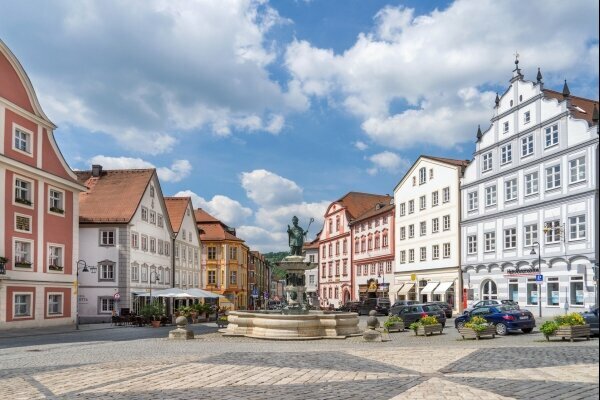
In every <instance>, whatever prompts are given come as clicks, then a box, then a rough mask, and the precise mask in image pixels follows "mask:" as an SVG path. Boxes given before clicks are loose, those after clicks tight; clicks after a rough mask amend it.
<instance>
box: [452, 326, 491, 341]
mask: <svg viewBox="0 0 600 400" xmlns="http://www.w3.org/2000/svg"><path fill="white" fill-rule="evenodd" d="M458 332H459V333H460V335H461V336H462V338H463V339H473V338H474V339H476V340H479V338H480V337H482V336H491V337H492V339H494V338H495V337H496V327H495V326H493V325H490V326H488V327H487V328H485V329H484V330H483V331H479V332H477V331H475V330H474V329H473V328H465V327H462V328H458Z"/></svg>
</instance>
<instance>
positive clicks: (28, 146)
mask: <svg viewBox="0 0 600 400" xmlns="http://www.w3.org/2000/svg"><path fill="white" fill-rule="evenodd" d="M2 128H3V129H4V127H2ZM17 131H19V132H20V133H22V134H24V135H25V136H26V139H25V150H22V149H20V148H18V147H17V146H15V141H16V139H17ZM33 137H34V135H33V132H32V131H30V130H29V129H27V128H24V127H22V126H21V125H18V124H16V123H14V122H13V124H12V141H11V146H12V149H13V150H14V151H16V152H17V153H19V154H23V155H26V156H27V157H31V158H33V145H34V143H33V140H34V139H33ZM19 140H23V139H21V138H19Z"/></svg>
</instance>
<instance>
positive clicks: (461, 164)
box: [422, 155, 469, 167]
mask: <svg viewBox="0 0 600 400" xmlns="http://www.w3.org/2000/svg"><path fill="white" fill-rule="evenodd" d="M422 157H425V158H429V159H431V160H436V161H440V162H443V163H446V164H452V165H456V166H457V167H466V166H467V165H469V160H456V159H454V158H444V157H434V156H427V155H424V156H422Z"/></svg>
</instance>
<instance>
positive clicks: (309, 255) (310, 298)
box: [303, 232, 320, 307]
mask: <svg viewBox="0 0 600 400" xmlns="http://www.w3.org/2000/svg"><path fill="white" fill-rule="evenodd" d="M319 235H320V232H319V233H318V234H317V237H316V238H315V239H314V240H313V241H312V242H310V243H306V244H305V245H304V247H303V250H304V262H306V263H311V264H315V268H313V269H309V270H306V271H304V281H305V284H306V285H305V287H306V292H305V293H306V301H307V302H308V305H310V306H311V307H319Z"/></svg>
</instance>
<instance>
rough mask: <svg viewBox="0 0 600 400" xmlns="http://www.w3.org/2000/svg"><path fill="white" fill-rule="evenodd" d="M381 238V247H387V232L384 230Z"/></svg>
mask: <svg viewBox="0 0 600 400" xmlns="http://www.w3.org/2000/svg"><path fill="white" fill-rule="evenodd" d="M381 238H382V241H383V247H384V248H386V247H388V234H387V232H384V233H383V236H382V237H381Z"/></svg>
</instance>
